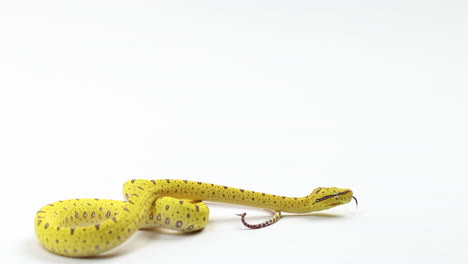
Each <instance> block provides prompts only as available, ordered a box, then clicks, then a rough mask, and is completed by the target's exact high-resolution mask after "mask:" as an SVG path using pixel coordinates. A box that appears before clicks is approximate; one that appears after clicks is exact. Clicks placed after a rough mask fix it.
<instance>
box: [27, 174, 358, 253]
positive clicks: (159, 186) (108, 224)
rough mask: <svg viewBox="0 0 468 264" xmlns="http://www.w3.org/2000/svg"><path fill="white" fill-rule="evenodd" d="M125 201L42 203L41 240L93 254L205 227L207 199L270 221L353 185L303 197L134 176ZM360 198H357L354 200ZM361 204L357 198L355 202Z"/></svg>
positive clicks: (330, 201)
mask: <svg viewBox="0 0 468 264" xmlns="http://www.w3.org/2000/svg"><path fill="white" fill-rule="evenodd" d="M123 192H124V197H125V201H118V200H104V199H72V200H64V201H58V202H55V203H51V204H48V205H46V206H44V207H42V208H41V209H40V210H39V211H38V212H37V214H36V219H35V222H34V227H35V230H36V235H37V238H38V239H39V241H40V242H41V244H42V245H43V246H44V247H45V248H46V249H47V250H49V251H51V252H53V253H55V254H58V255H63V256H70V257H85V256H94V255H98V254H100V253H103V252H105V251H108V250H110V249H112V248H115V247H116V246H118V245H120V244H122V243H123V242H124V241H125V240H127V239H128V238H129V237H130V236H131V235H133V234H134V233H135V232H136V231H137V230H138V229H140V228H169V229H173V230H177V231H181V232H194V231H197V230H201V229H203V228H204V227H205V225H206V224H207V223H208V216H209V209H208V207H207V206H206V204H205V203H203V202H202V201H213V202H222V203H229V204H238V205H245V206H252V207H259V208H265V209H269V210H272V211H274V212H276V213H275V215H274V217H273V218H272V219H270V220H269V221H267V222H265V223H262V224H258V225H250V224H248V223H247V222H245V219H244V217H245V213H244V214H242V215H241V216H242V222H243V223H244V225H246V226H248V227H250V228H260V227H264V226H267V225H270V224H272V223H274V222H276V221H277V220H278V219H279V218H280V216H281V212H289V213H308V212H312V211H321V210H325V209H329V208H332V207H335V206H338V205H341V204H345V203H348V202H349V201H351V199H353V198H354V196H353V192H352V191H351V190H350V189H339V188H316V189H314V190H313V192H312V193H311V194H310V195H307V196H305V197H302V198H296V197H285V196H278V195H271V194H266V193H261V192H254V191H248V190H243V189H237V188H231V187H227V186H222V185H215V184H209V183H202V182H196V181H187V180H169V179H167V180H130V181H127V182H125V184H124V186H123ZM354 199H356V198H354ZM356 203H357V200H356Z"/></svg>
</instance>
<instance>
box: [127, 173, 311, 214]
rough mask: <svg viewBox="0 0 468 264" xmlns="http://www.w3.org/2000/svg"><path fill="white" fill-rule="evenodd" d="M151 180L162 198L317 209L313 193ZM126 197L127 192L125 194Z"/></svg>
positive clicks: (295, 210)
mask: <svg viewBox="0 0 468 264" xmlns="http://www.w3.org/2000/svg"><path fill="white" fill-rule="evenodd" d="M148 183H151V184H152V185H154V187H155V188H156V189H155V190H156V192H157V193H158V196H160V197H162V196H170V197H174V198H179V199H192V200H203V201H212V202H221V203H228V204H237V205H244V206H251V207H258V208H265V209H270V210H274V211H282V212H289V213H307V212H312V211H315V208H314V207H313V206H311V205H312V201H313V197H311V196H310V195H309V196H306V197H301V198H298V197H286V196H279V195H273V194H267V193H262V192H255V191H250V190H244V189H238V188H232V187H228V186H223V185H216V184H210V183H203V182H196V181H187V180H171V179H166V180H152V181H148ZM130 184H131V181H129V182H128V183H126V185H125V186H131V185H130ZM124 189H125V188H124ZM125 196H127V195H126V194H125Z"/></svg>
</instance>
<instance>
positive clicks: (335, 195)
mask: <svg viewBox="0 0 468 264" xmlns="http://www.w3.org/2000/svg"><path fill="white" fill-rule="evenodd" d="M349 192H351V191H350V190H346V191H344V192H340V193H335V194H331V195H326V196H324V197H322V198H318V199H317V200H315V202H314V203H313V204H316V203H319V202H323V201H325V200H327V199H330V198H333V197H337V196H340V195H344V194H347V193H349ZM353 197H354V196H353ZM335 204H336V205H340V204H342V203H340V202H336V203H332V204H331V205H335Z"/></svg>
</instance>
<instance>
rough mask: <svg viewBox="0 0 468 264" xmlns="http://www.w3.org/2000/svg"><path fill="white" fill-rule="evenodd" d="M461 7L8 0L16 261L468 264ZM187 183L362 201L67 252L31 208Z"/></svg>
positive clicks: (6, 209)
mask: <svg viewBox="0 0 468 264" xmlns="http://www.w3.org/2000/svg"><path fill="white" fill-rule="evenodd" d="M467 73H468V4H467V3H466V1H462V0H461V1H446V0H445V1H442V0H441V1H407V0H405V1H345V0H341V1H339V0H337V1H313V0H312V1H294V0H293V1H266V0H265V1H261V0H240V1H239V0H237V1H222V0H220V1H215V0H213V1H177V0H171V1H156V0H155V1H2V2H1V3H0V89H1V90H0V126H1V127H0V175H1V178H2V180H3V181H2V184H1V186H2V194H1V197H2V201H1V210H0V215H1V217H0V221H1V225H0V226H1V229H2V231H1V235H0V241H1V246H0V248H1V252H2V254H1V256H2V258H4V259H9V260H14V261H15V262H17V263H57V262H60V263H74V262H77V263H83V262H99V263H179V262H180V263H182V262H184V263H279V262H282V263H285V261H288V262H296V263H360V264H364V263H423V262H424V263H466V261H467V260H468V253H467V245H468V227H467V222H468V221H467V220H468V219H467V213H466V209H467V206H466V201H467V199H468V191H467V184H466V177H467V176H468V166H467V160H468V122H467V115H468V90H467V89H468V79H467V77H468V75H467ZM132 178H145V179H158V178H182V179H190V180H197V181H206V182H211V183H219V184H223V185H229V186H232V187H241V188H246V189H252V190H256V191H262V192H269V193H274V194H282V195H291V196H302V195H307V194H308V193H309V192H310V191H311V190H312V189H313V188H315V187H318V186H338V187H349V188H352V189H353V190H354V192H355V195H356V196H357V198H358V199H359V201H360V204H359V207H358V209H356V208H355V206H353V205H352V204H348V205H344V206H341V207H339V208H335V209H332V210H329V211H327V212H324V213H323V214H314V215H309V216H301V217H292V216H290V217H287V216H286V217H284V218H283V219H282V220H281V221H280V222H279V223H277V224H276V225H273V226H271V227H268V228H265V229H262V230H246V229H245V228H244V227H243V226H242V225H241V223H240V221H239V218H238V217H237V216H235V215H234V214H235V213H240V212H243V211H245V210H247V212H249V216H250V218H249V219H250V221H251V222H259V221H261V220H264V219H266V218H267V217H268V213H266V212H264V211H262V210H254V209H248V208H247V209H246V208H240V207H232V206H223V205H218V204H213V205H212V206H211V211H212V215H211V219H210V223H209V225H208V227H207V228H206V229H205V230H204V231H203V232H201V233H198V234H195V235H179V234H173V233H164V232H154V231H153V232H152V231H141V232H138V233H137V234H136V235H135V236H133V237H132V238H131V239H130V240H129V241H127V242H126V243H125V244H124V245H123V246H121V247H119V248H117V249H116V250H113V251H112V252H110V254H108V255H105V256H104V257H100V258H92V259H84V260H83V259H70V258H64V257H59V256H55V255H53V254H50V253H49V252H47V251H45V250H44V249H42V247H41V246H40V245H39V243H38V242H37V240H36V238H35V235H34V229H33V219H34V215H35V212H36V211H37V210H38V209H39V208H40V207H42V206H43V205H45V204H48V203H50V202H54V201H57V200H60V199H68V198H78V197H83V198H85V197H89V198H94V197H100V198H109V199H122V197H121V189H120V188H121V186H122V184H123V182H124V181H125V180H127V179H132Z"/></svg>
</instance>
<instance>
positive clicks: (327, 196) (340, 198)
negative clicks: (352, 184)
mask: <svg viewBox="0 0 468 264" xmlns="http://www.w3.org/2000/svg"><path fill="white" fill-rule="evenodd" d="M310 197H311V199H312V206H313V207H314V208H315V209H314V211H322V210H326V209H330V208H332V207H335V206H338V205H342V204H346V203H349V202H350V201H351V200H352V199H353V198H354V199H355V200H356V198H355V197H354V196H353V191H351V190H350V189H341V188H336V187H332V188H327V187H318V188H315V189H314V191H313V192H312V194H311V195H310ZM356 205H357V200H356Z"/></svg>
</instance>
